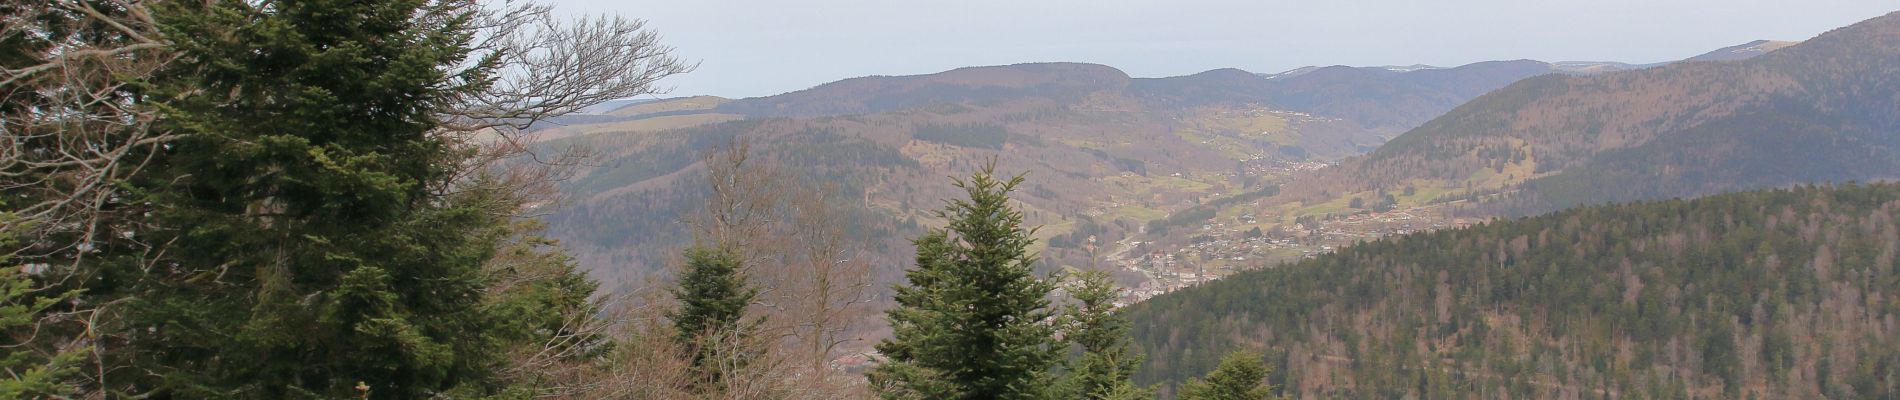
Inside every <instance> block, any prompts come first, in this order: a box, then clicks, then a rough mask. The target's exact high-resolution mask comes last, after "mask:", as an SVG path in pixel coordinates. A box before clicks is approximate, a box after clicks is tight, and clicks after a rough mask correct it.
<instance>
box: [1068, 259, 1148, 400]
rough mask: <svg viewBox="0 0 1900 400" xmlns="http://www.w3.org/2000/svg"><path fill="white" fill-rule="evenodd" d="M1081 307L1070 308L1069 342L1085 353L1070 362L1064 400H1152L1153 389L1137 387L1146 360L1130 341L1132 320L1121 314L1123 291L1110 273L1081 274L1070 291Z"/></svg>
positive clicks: (1070, 306) (1071, 306) (1077, 305)
mask: <svg viewBox="0 0 1900 400" xmlns="http://www.w3.org/2000/svg"><path fill="white" fill-rule="evenodd" d="M1066 289H1067V291H1068V292H1069V295H1070V296H1071V297H1074V298H1075V303H1074V304H1070V305H1068V306H1067V307H1066V308H1065V310H1064V312H1063V314H1064V316H1063V319H1064V320H1065V321H1064V322H1065V324H1064V325H1065V326H1064V332H1063V339H1064V340H1066V341H1068V342H1069V343H1070V344H1073V345H1074V347H1075V348H1076V350H1079V351H1080V352H1081V354H1080V355H1079V356H1077V357H1075V358H1074V359H1073V360H1070V362H1069V363H1068V368H1065V369H1066V370H1067V371H1068V374H1067V375H1064V376H1063V378H1062V382H1061V385H1059V387H1060V389H1061V390H1060V391H1061V395H1060V396H1059V397H1060V398H1063V399H1088V400H1109V399H1118V400H1119V399H1150V398H1154V393H1152V392H1151V391H1150V390H1148V389H1147V388H1143V387H1139V386H1135V383H1134V380H1133V377H1134V375H1135V368H1137V366H1138V365H1140V364H1141V356H1140V355H1137V354H1135V353H1134V349H1133V345H1132V344H1131V343H1129V339H1128V329H1129V325H1128V320H1127V319H1124V318H1122V317H1121V316H1120V315H1117V314H1116V313H1115V299H1116V298H1117V297H1118V296H1117V295H1118V293H1119V289H1118V288H1116V287H1115V282H1114V281H1112V280H1110V278H1109V276H1108V274H1107V273H1104V272H1101V271H1088V272H1083V273H1080V274H1077V275H1075V278H1074V280H1072V281H1071V284H1070V285H1068V287H1067V288H1066Z"/></svg>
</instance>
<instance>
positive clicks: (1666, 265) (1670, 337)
mask: <svg viewBox="0 0 1900 400" xmlns="http://www.w3.org/2000/svg"><path fill="white" fill-rule="evenodd" d="M1896 213H1900V185H1896V184H1878V185H1865V186H1862V185H1852V184H1850V185H1845V186H1838V187H1824V186H1823V187H1816V186H1809V187H1800V188H1793V189H1778V190H1768V191H1759V192H1748V193H1736V194H1724V195H1717V196H1711V197H1707V198H1701V199H1695V200H1668V201H1654V202H1642V203H1634V204H1626V205H1615V206H1598V207H1589V208H1582V209H1574V210H1569V211H1564V212H1559V213H1555V214H1551V215H1545V216H1539V217H1533V218H1525V219H1518V220H1512V221H1500V222H1494V223H1489V224H1484V225H1479V226H1474V227H1469V228H1463V229H1456V230H1449V231H1439V232H1432V233H1424V234H1416V235H1409V236H1403V237H1395V238H1386V239H1380V240H1376V241H1372V242H1367V243H1364V244H1361V245H1357V246H1353V247H1349V248H1346V249H1343V250H1341V251H1339V252H1338V253H1335V254H1329V255H1325V256H1321V257H1318V258H1314V259H1310V260H1306V261H1302V262H1299V263H1295V264H1291V265H1284V266H1281V267H1278V268H1269V269H1264V270H1256V271H1250V272H1246V273H1242V274H1238V275H1235V276H1233V277H1230V278H1227V279H1223V280H1220V281H1215V282H1211V283H1208V284H1205V285H1202V286H1200V287H1196V288H1193V289H1188V290H1182V291H1178V292H1175V293H1170V294H1167V295H1162V296H1159V297H1156V298H1154V299H1153V300H1150V301H1148V302H1145V303H1141V304H1137V305H1135V306H1132V307H1130V308H1129V309H1127V311H1126V312H1127V315H1128V316H1129V318H1130V319H1131V320H1132V321H1134V329H1133V334H1134V336H1135V340H1136V342H1137V343H1138V344H1139V346H1141V347H1142V348H1143V349H1144V350H1146V352H1147V354H1148V355H1149V360H1150V361H1149V364H1148V365H1147V366H1146V368H1143V369H1142V372H1141V374H1140V375H1138V378H1139V380H1141V381H1143V382H1177V381H1179V380H1181V379H1183V378H1184V377H1186V376H1189V375H1191V374H1199V373H1201V372H1204V371H1207V370H1208V369H1210V368H1212V366H1213V365H1214V363H1215V361H1216V359H1217V358H1218V357H1219V356H1220V355H1221V354H1222V353H1224V352H1227V351H1230V350H1231V349H1235V348H1246V347H1258V348H1263V349H1264V350H1266V351H1267V353H1268V354H1269V358H1270V359H1272V360H1276V362H1277V363H1278V364H1279V365H1278V367H1279V368H1276V370H1278V371H1285V372H1283V373H1281V374H1279V375H1276V376H1274V377H1273V379H1274V380H1275V382H1276V383H1279V384H1281V385H1282V386H1283V387H1285V388H1287V391H1288V392H1289V393H1293V394H1298V395H1300V396H1301V397H1308V396H1321V397H1351V398H1399V397H1408V396H1422V397H1423V398H1500V397H1505V396H1507V395H1508V396H1509V397H1510V398H1605V397H1613V398H1819V397H1821V396H1826V397H1829V398H1886V397H1888V396H1893V395H1895V394H1896V392H1895V390H1896V389H1900V388H1896V387H1895V380H1894V377H1895V376H1897V374H1900V343H1896V338H1900V335H1896V333H1900V332H1896V329H1900V289H1896V288H1900V266H1896V263H1895V261H1900V260H1897V259H1900V225H1896V221H1895V217H1896Z"/></svg>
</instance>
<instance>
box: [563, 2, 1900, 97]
mask: <svg viewBox="0 0 1900 400" xmlns="http://www.w3.org/2000/svg"><path fill="white" fill-rule="evenodd" d="M543 1H550V2H552V3H553V4H554V5H555V7H556V8H557V10H559V11H561V12H563V13H567V14H572V15H590V14H617V15H621V16H625V17H629V18H637V19H642V20H646V21H647V27H648V28H650V29H654V30H656V31H658V32H659V33H660V35H662V37H664V42H665V43H666V44H667V45H669V46H672V47H674V51H675V54H677V55H679V56H681V57H682V58H685V59H687V60H689V61H697V62H699V63H700V65H699V69H697V70H695V71H694V72H692V73H689V74H686V75H680V76H675V77H672V78H669V79H668V80H667V81H663V82H662V84H663V85H667V86H670V87H671V88H672V91H671V92H670V93H669V94H667V95H666V96H665V97H672V96H687V95H717V96H725V97H733V98H739V97H753V96H765V95H772V94H777V93H783V92H788V91H794V90H800V89H805V88H809V87H812V86H816V85H819V84H823V83H826V82H831V81H836V80H840V79H845V78H852V77H860V76H868V75H911V74H926V73H933V72H939V71H943V70H948V69H953V68H958V67H966V66H976V65H1002V64H1015V63H1024V62H1048V61H1072V62H1089V63H1099V64H1105V65H1109V66H1112V67H1116V68H1119V69H1121V70H1122V71H1125V72H1127V73H1128V74H1129V75H1132V76H1135V77H1162V76H1177V75H1187V74H1192V73H1196V72H1201V71H1206V70H1210V69H1216V68H1240V69H1244V70H1248V71H1253V72H1280V71H1285V70H1290V69H1294V68H1298V67H1303V66H1309V65H1353V66H1379V65H1412V64H1429V65H1437V66H1457V65H1463V64H1468V63H1472V62H1479V61H1490V60H1515V59H1534V60H1543V61H1621V62H1628V63H1638V64H1640V63H1651V62H1660V61H1668V60H1676V59H1682V58H1687V57H1690V56H1694V55H1697V54H1701V53H1703V52H1707V51H1710V50H1714V49H1717V48H1721V47H1726V46H1732V45H1736V44H1741V43H1746V42H1748V41H1751V40H1756V39H1775V40H1802V39H1807V38H1810V37H1814V36H1815V35H1818V34H1820V33H1822V32H1826V31H1827V30H1830V29H1833V28H1838V27H1842V26H1846V25H1850V24H1853V23H1855V22H1859V21H1862V20H1866V19H1869V18H1873V17H1877V16H1880V15H1884V14H1886V13H1889V12H1893V11H1896V10H1900V0H1777V1H1768V0H1720V1H1712V0H1562V1H1558V0H1300V1H1283V0H1256V1H1241V0H1148V1H1136V0H960V1H936V0H885V1H874V0H828V1H768V0H752V1H736V0H543Z"/></svg>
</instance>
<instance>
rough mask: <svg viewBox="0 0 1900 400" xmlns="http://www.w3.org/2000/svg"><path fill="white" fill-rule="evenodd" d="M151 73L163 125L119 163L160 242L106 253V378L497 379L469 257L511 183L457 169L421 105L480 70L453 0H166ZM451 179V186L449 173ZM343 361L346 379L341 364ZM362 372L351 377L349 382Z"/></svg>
mask: <svg viewBox="0 0 1900 400" xmlns="http://www.w3.org/2000/svg"><path fill="white" fill-rule="evenodd" d="M157 7H158V8H157V10H159V12H157V13H156V15H155V18H157V19H158V23H159V24H160V25H161V29H162V31H163V32H164V33H165V36H166V37H167V38H169V40H170V41H171V44H172V45H173V46H174V49H175V51H176V52H177V54H178V55H179V57H178V58H177V59H176V60H175V61H174V64H173V65H172V66H171V67H169V68H168V70H167V71H168V72H166V73H164V74H161V75H160V76H159V77H157V78H155V79H154V80H153V81H151V82H149V85H150V86H151V90H152V92H151V93H152V97H154V98H162V99H165V101H164V102H162V104H160V105H159V106H160V107H161V111H162V121H161V123H162V125H163V127H164V129H168V130H171V131H174V132H176V133H177V134H178V135H179V136H180V137H181V138H180V139H178V140H177V141H175V142H172V143H170V144H169V145H168V146H166V147H164V150H163V151H162V154H159V155H157V156H155V157H154V158H153V159H152V161H151V162H152V163H153V165H152V166H151V167H149V169H148V172H149V173H147V174H143V175H142V176H139V177H135V179H134V180H133V181H131V182H127V183H126V185H125V186H127V187H128V197H130V199H131V200H132V201H131V202H130V203H134V204H143V205H147V206H148V207H149V209H150V210H151V211H150V213H151V216H150V218H149V220H150V221H149V222H150V226H151V227H152V228H150V229H151V230H149V231H142V232H138V234H139V236H140V237H141V238H149V239H148V240H145V241H146V242H148V243H164V244H167V245H166V247H164V249H163V251H162V252H154V253H153V254H143V253H134V252H124V253H116V254H115V253H108V254H105V255H102V256H101V260H100V261H99V264H100V265H101V268H102V269H103V271H104V272H102V276H101V277H99V278H98V279H95V280H93V281H91V284H93V285H96V287H94V288H93V289H96V291H94V292H93V293H97V294H99V295H100V296H105V297H108V298H110V297H115V296H123V297H122V298H124V299H126V300H124V302H125V303H124V304H123V306H122V308H121V310H122V311H123V312H124V314H123V319H122V320H120V321H115V322H117V325H116V326H115V327H113V328H112V329H111V330H112V331H117V332H123V333H124V334H122V335H115V336H113V337H112V340H113V341H114V344H115V345H117V344H119V343H117V341H124V343H123V344H122V346H118V348H119V350H116V351H113V352H110V353H107V354H105V355H104V356H105V357H107V358H109V359H108V360H107V363H108V364H112V365H125V366H127V367H125V368H116V369H112V370H110V371H108V372H107V375H108V376H106V377H102V378H101V379H102V382H110V383H111V384H112V385H114V386H113V388H112V389H113V390H125V391H127V392H129V393H135V394H139V395H145V396H153V397H160V398H277V399H281V398H340V397H357V396H367V397H371V398H421V397H431V396H445V395H447V394H450V393H453V394H455V395H456V396H457V397H467V396H475V395H482V394H488V393H498V392H499V391H500V390H501V386H502V385H503V382H501V379H500V377H498V376H497V374H496V371H498V370H500V369H501V368H499V366H500V365H502V363H503V362H504V361H505V359H504V356H505V353H506V351H505V349H506V345H507V344H508V341H509V340H510V339H511V336H513V335H514V334H515V333H518V332H510V331H509V330H508V329H506V327H505V326H504V324H503V322H502V321H500V320H499V316H498V315H497V314H495V313H494V310H493V309H492V308H491V302H490V301H489V300H491V299H489V298H488V297H486V296H485V294H486V293H485V292H486V291H487V290H488V284H489V283H490V280H489V279H490V278H491V277H490V276H489V274H488V273H487V271H484V267H485V264H486V263H487V261H488V260H490V259H491V258H492V257H493V256H494V254H495V251H496V248H497V246H498V245H499V243H501V242H502V241H503V240H505V238H506V237H508V236H509V235H510V232H509V229H508V228H507V226H506V225H507V223H508V219H509V218H510V216H511V215H513V213H514V212H515V211H516V207H518V205H519V202H517V201H514V200H515V199H513V198H510V197H509V196H510V194H509V193H505V189H503V188H501V187H499V186H495V185H469V186H462V185H461V184H464V183H467V182H466V181H461V180H458V178H457V176H456V175H455V171H456V167H457V166H459V165H461V164H462V163H463V162H465V160H466V159H467V158H466V157H468V154H466V153H464V152H462V151H461V150H459V148H458V147H457V146H456V143H455V142H453V140H455V139H453V138H449V137H444V136H442V135H439V134H438V133H439V132H438V131H437V128H438V127H439V126H440V124H441V122H440V121H439V119H438V116H437V114H436V113H437V112H438V111H439V110H442V109H444V108H445V106H444V104H446V103H448V102H451V101H454V99H455V98H456V97H458V96H462V95H466V94H468V93H472V92H474V91H477V90H480V89H481V88H482V86H483V85H485V84H486V83H487V82H488V80H487V79H486V78H485V77H484V76H482V74H483V73H485V72H484V71H486V70H485V69H482V68H477V69H475V70H473V72H471V73H467V74H458V75H454V76H451V75H450V74H449V73H448V72H447V71H451V70H456V69H457V68H459V66H460V65H463V64H465V63H466V62H468V61H469V60H468V58H469V55H468V54H469V41H470V35H471V34H472V32H473V31H474V28H472V27H470V26H468V25H467V24H468V23H469V21H470V14H469V13H470V12H471V11H472V9H470V8H468V7H471V6H470V5H466V4H462V3H453V2H431V1H426V0H392V1H358V0H297V1H276V2H241V1H216V2H191V1H185V2H164V3H162V4H159V5H158V6H157ZM447 188H454V189H452V190H451V189H447ZM359 382H360V384H359ZM358 386H362V388H358Z"/></svg>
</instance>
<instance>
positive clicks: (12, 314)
mask: <svg viewBox="0 0 1900 400" xmlns="http://www.w3.org/2000/svg"><path fill="white" fill-rule="evenodd" d="M5 204H6V202H5V201H4V200H0V206H4V205H5ZM7 223H18V220H17V219H16V217H14V216H13V215H12V214H11V213H6V212H0V225H4V224H7ZM15 240H16V239H14V237H13V235H12V234H11V233H9V232H7V231H0V245H12V244H13V242H14V241H15ZM11 259H12V255H10V254H7V253H4V252H0V346H4V347H0V348H5V349H7V353H6V355H5V356H4V357H0V373H4V375H0V398H6V399H29V398H63V397H67V396H71V395H73V394H74V393H75V392H77V390H75V389H76V388H75V387H74V385H72V384H71V382H70V381H69V379H72V378H73V377H74V376H75V375H78V372H79V371H78V370H79V367H80V366H81V360H82V359H83V357H84V354H85V352H87V351H89V350H90V347H86V346H80V347H77V348H61V347H62V346H57V345H53V344H48V343H44V342H45V341H44V340H35V339H36V338H38V337H39V336H40V335H37V334H36V333H39V332H42V331H43V330H48V328H47V326H48V325H53V324H54V323H55V321H54V320H55V319H58V318H55V317H54V316H53V315H51V313H49V312H48V311H49V310H55V309H56V308H57V307H58V305H59V304H61V303H65V302H68V301H70V300H72V299H73V298H76V297H78V295H79V292H78V291H67V292H58V291H48V290H45V288H44V287H43V285H42V284H40V282H39V281H38V280H36V279H34V277H33V276H32V274H31V273H29V272H27V271H29V270H32V268H26V267H25V266H21V265H15V264H13V263H12V261H11ZM48 336H50V334H49V335H48Z"/></svg>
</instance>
